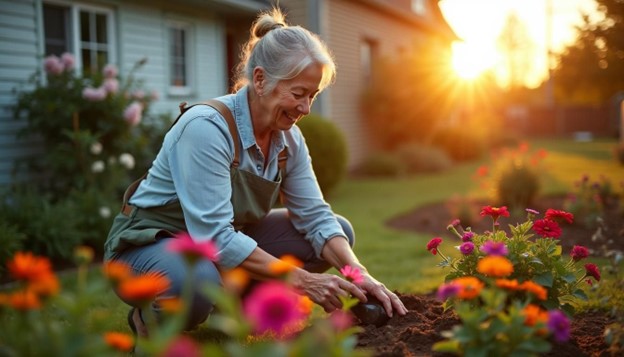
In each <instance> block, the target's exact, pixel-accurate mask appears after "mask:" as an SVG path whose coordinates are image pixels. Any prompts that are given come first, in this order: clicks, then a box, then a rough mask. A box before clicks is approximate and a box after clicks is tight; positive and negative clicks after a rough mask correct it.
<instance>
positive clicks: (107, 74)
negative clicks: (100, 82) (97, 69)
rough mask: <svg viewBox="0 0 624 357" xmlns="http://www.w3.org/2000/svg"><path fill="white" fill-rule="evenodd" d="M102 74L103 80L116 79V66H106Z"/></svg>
mask: <svg viewBox="0 0 624 357" xmlns="http://www.w3.org/2000/svg"><path fill="white" fill-rule="evenodd" d="M102 74H103V75H104V78H115V77H117V74H118V71H117V66H115V65H114V64H107V65H106V66H105V67H104V69H103V70H102Z"/></svg>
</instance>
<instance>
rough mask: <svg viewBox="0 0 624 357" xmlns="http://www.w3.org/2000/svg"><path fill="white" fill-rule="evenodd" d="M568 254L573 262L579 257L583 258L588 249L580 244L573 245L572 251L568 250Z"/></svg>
mask: <svg viewBox="0 0 624 357" xmlns="http://www.w3.org/2000/svg"><path fill="white" fill-rule="evenodd" d="M570 256H571V257H572V259H574V261H575V262H578V261H579V260H581V259H585V258H587V257H588V256H589V250H587V248H585V247H583V246H581V245H575V246H574V247H572V251H571V252H570Z"/></svg>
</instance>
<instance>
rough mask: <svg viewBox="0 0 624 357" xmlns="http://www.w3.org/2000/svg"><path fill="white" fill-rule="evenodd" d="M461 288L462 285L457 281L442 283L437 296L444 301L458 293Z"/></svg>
mask: <svg viewBox="0 0 624 357" xmlns="http://www.w3.org/2000/svg"><path fill="white" fill-rule="evenodd" d="M460 290H461V286H460V285H459V284H457V283H448V284H442V285H440V286H439V287H438V291H437V293H436V296H437V297H438V299H439V300H442V301H444V300H446V299H448V298H450V297H453V296H455V295H457V294H458V293H459V291H460Z"/></svg>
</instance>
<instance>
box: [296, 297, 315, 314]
mask: <svg viewBox="0 0 624 357" xmlns="http://www.w3.org/2000/svg"><path fill="white" fill-rule="evenodd" d="M312 307H314V303H313V302H312V300H310V298H309V297H307V296H305V295H302V296H301V297H300V298H299V309H300V310H301V312H303V313H304V314H305V315H310V313H311V312H312Z"/></svg>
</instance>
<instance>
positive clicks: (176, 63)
mask: <svg viewBox="0 0 624 357" xmlns="http://www.w3.org/2000/svg"><path fill="white" fill-rule="evenodd" d="M168 33H169V93H171V94H173V95H185V94H188V93H190V91H191V83H190V80H191V73H190V69H191V66H190V63H189V58H190V47H189V46H190V43H191V38H190V37H191V30H190V27H189V25H188V24H186V23H183V22H169V24H168Z"/></svg>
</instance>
